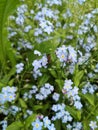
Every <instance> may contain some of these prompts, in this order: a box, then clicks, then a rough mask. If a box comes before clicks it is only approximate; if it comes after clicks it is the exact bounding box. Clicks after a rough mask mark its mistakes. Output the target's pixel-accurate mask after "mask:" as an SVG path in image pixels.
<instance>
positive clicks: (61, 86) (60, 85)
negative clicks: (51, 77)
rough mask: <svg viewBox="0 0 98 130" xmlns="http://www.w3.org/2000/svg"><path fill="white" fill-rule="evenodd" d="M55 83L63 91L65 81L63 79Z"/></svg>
mask: <svg viewBox="0 0 98 130" xmlns="http://www.w3.org/2000/svg"><path fill="white" fill-rule="evenodd" d="M55 82H56V83H57V85H58V86H59V88H60V90H61V91H62V88H63V85H64V81H63V80H61V79H56V80H55Z"/></svg>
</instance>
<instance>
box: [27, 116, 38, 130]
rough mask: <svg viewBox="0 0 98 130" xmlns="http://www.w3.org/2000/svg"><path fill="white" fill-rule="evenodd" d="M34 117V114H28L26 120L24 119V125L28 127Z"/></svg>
mask: <svg viewBox="0 0 98 130" xmlns="http://www.w3.org/2000/svg"><path fill="white" fill-rule="evenodd" d="M35 119H36V114H32V115H31V116H29V117H28V118H27V119H26V121H25V127H26V128H28V127H29V126H30V125H31V123H32V122H34V120H35Z"/></svg>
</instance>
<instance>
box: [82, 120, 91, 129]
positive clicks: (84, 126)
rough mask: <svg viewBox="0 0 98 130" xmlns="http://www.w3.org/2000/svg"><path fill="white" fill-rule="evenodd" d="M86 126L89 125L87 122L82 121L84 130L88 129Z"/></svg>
mask: <svg viewBox="0 0 98 130" xmlns="http://www.w3.org/2000/svg"><path fill="white" fill-rule="evenodd" d="M88 124H89V121H87V120H85V121H83V128H84V130H89V129H90V128H89V125H88Z"/></svg>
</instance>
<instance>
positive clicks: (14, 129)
mask: <svg viewBox="0 0 98 130" xmlns="http://www.w3.org/2000/svg"><path fill="white" fill-rule="evenodd" d="M22 127H23V124H22V122H20V121H16V122H14V123H12V124H11V125H9V126H8V127H7V129H6V130H21V128H22Z"/></svg>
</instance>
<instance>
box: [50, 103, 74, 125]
mask: <svg viewBox="0 0 98 130" xmlns="http://www.w3.org/2000/svg"><path fill="white" fill-rule="evenodd" d="M65 108H66V106H65V104H56V105H53V106H52V110H53V111H54V112H56V114H55V116H53V117H52V120H54V121H55V120H57V119H61V120H62V123H67V122H71V121H72V117H71V115H70V113H69V112H68V111H66V110H65Z"/></svg>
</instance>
